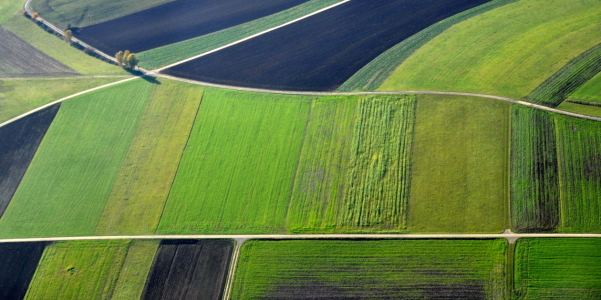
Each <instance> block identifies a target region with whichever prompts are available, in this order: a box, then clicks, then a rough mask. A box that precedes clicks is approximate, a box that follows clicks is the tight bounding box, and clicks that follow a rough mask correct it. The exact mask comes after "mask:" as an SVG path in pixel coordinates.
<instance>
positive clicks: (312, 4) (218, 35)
mask: <svg viewBox="0 0 601 300" xmlns="http://www.w3.org/2000/svg"><path fill="white" fill-rule="evenodd" d="M340 1H342V0H311V1H307V2H305V3H303V4H300V5H298V6H295V7H293V8H290V9H287V10H285V11H281V12H279V13H275V14H273V15H269V16H266V17H263V18H260V19H257V20H253V21H250V22H247V23H244V24H240V25H237V26H233V27H230V28H227V29H224V30H220V31H217V32H213V33H210V34H206V35H203V36H199V37H196V38H192V39H189V40H185V41H181V42H179V43H174V44H170V45H166V46H163V47H158V48H155V49H151V50H148V51H144V52H141V53H139V54H138V55H137V56H138V58H140V65H142V66H144V67H145V68H148V69H156V68H159V67H163V66H167V65H169V64H172V63H175V62H178V61H180V60H184V59H186V58H189V57H192V56H195V55H198V54H201V53H203V52H207V51H210V50H213V49H216V48H219V47H221V46H225V45H227V44H229V43H232V42H235V41H237V40H240V39H243V38H245V37H248V36H251V35H253V34H257V33H259V32H262V31H265V30H267V29H269V28H273V27H276V26H279V25H282V24H284V23H287V22H290V21H292V20H294V19H297V18H300V17H302V16H304V15H308V14H310V13H312V12H314V11H318V10H320V9H322V8H325V7H328V6H330V5H333V4H335V3H337V2H340Z"/></svg>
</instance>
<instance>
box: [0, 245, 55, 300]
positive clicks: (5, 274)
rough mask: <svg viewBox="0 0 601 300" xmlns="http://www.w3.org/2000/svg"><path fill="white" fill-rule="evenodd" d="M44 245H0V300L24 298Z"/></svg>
mask: <svg viewBox="0 0 601 300" xmlns="http://www.w3.org/2000/svg"><path fill="white" fill-rule="evenodd" d="M45 245H46V243H44V242H34V243H4V244H2V245H0V299H3V300H21V299H23V297H25V293H26V292H27V288H28V287H29V283H30V282H31V278H32V277H33V274H34V273H35V270H36V268H37V266H38V262H39V261H40V258H41V257H42V252H43V251H44V247H45Z"/></svg>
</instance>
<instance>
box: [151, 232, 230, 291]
mask: <svg viewBox="0 0 601 300" xmlns="http://www.w3.org/2000/svg"><path fill="white" fill-rule="evenodd" d="M233 248H234V244H233V242H231V241H224V240H221V241H220V240H204V241H195V240H193V241H163V242H162V243H161V245H160V247H159V251H158V253H157V256H156V258H155V260H154V263H153V265H152V271H151V275H150V277H149V278H148V281H147V282H146V290H145V291H144V296H143V297H142V299H145V300H150V299H153V300H154V299H169V300H177V299H216V300H217V299H221V297H222V293H223V287H224V284H225V280H226V275H227V272H228V267H229V263H230V256H231V255H232V249H233Z"/></svg>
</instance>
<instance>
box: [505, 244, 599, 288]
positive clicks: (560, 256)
mask: <svg viewBox="0 0 601 300" xmlns="http://www.w3.org/2000/svg"><path fill="white" fill-rule="evenodd" d="M515 251H516V259H515V274H514V299H599V298H600V297H601V285H600V283H601V268H599V265H601V256H599V253H600V252H601V239H586V238H578V239H575V238H574V239H569V238H547V239H544V238H538V239H535V238H528V239H520V240H519V241H518V242H517V245H516V250H515Z"/></svg>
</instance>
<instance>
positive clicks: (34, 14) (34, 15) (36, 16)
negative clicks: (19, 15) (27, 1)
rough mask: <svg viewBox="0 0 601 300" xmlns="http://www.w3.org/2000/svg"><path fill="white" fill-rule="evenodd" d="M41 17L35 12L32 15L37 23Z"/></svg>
mask: <svg viewBox="0 0 601 300" xmlns="http://www.w3.org/2000/svg"><path fill="white" fill-rule="evenodd" d="M39 16H40V15H39V14H38V13H37V12H34V13H33V15H31V18H32V19H33V20H34V21H35V20H37V18H38V17H39Z"/></svg>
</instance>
